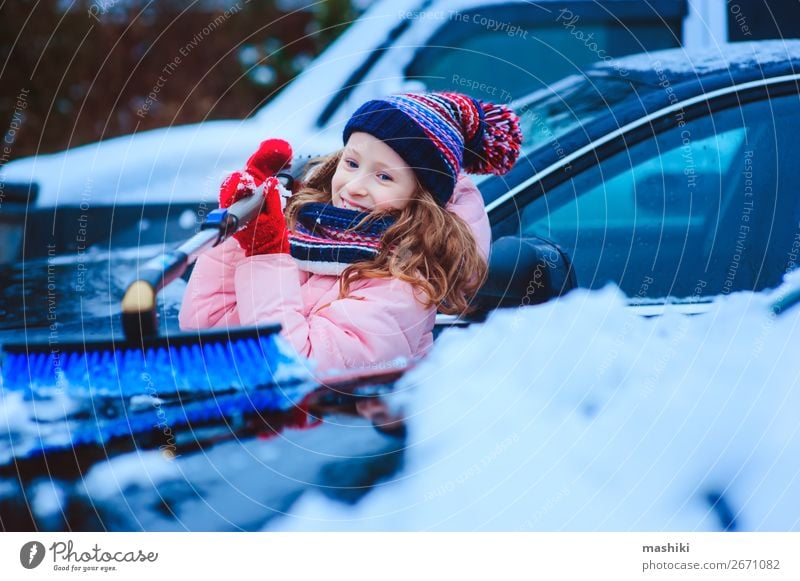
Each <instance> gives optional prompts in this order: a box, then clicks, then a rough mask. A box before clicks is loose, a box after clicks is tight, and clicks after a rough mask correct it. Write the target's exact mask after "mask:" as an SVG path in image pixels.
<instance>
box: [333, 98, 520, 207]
mask: <svg viewBox="0 0 800 581" xmlns="http://www.w3.org/2000/svg"><path fill="white" fill-rule="evenodd" d="M357 131H362V132H364V133H369V134H370V135H372V136H374V137H377V138H378V139H380V140H381V141H383V142H384V143H386V145H388V146H389V147H391V148H392V149H393V150H394V151H395V152H397V154H398V155H399V156H400V157H402V158H403V160H405V162H406V163H407V164H408V165H409V166H410V167H411V168H412V169H413V170H414V172H415V173H416V175H417V178H418V179H419V181H420V183H421V184H422V185H423V186H424V187H425V188H426V189H427V190H429V191H430V192H431V193H432V194H433V195H434V197H435V198H436V201H437V202H438V203H439V204H440V205H442V206H444V205H445V204H447V201H448V200H449V199H450V196H451V195H452V193H453V190H454V189H455V184H456V180H457V179H458V175H459V173H460V172H461V170H462V168H463V170H464V171H466V172H467V173H483V174H486V173H492V174H497V175H503V174H505V173H507V172H508V171H509V170H510V169H511V168H512V167H513V165H514V162H516V161H517V157H519V152H520V145H521V144H522V133H521V132H520V129H519V117H517V115H516V114H515V113H514V112H513V111H511V109H509V108H508V107H506V106H504V105H495V104H492V103H483V102H481V101H478V100H477V99H473V98H472V97H469V96H467V95H462V94H460V93H422V94H413V93H406V94H403V95H392V96H390V97H387V98H385V99H377V100H374V101H367V102H366V103H364V104H363V105H362V106H361V107H359V108H358V109H357V110H356V112H355V113H353V116H352V117H350V120H349V121H348V122H347V125H345V128H344V135H343V138H344V142H345V143H347V140H348V139H349V138H350V135H351V134H352V133H355V132H357Z"/></svg>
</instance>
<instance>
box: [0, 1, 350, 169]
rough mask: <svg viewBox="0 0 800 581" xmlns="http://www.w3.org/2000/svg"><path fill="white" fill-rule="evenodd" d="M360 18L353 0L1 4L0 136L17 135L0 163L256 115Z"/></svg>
mask: <svg viewBox="0 0 800 581" xmlns="http://www.w3.org/2000/svg"><path fill="white" fill-rule="evenodd" d="M358 13H359V10H358V9H357V8H354V7H353V5H352V4H351V2H350V0H331V1H329V2H321V3H316V4H313V3H311V2H305V3H304V2H298V1H292V0H267V1H256V0H251V1H247V2H246V1H245V0H238V1H233V0H194V1H193V2H190V3H187V2H184V1H178V0H159V1H158V2H155V1H152V0H149V1H148V0H93V1H90V0H39V1H33V0H18V1H16V2H13V3H11V2H5V3H2V4H0V120H2V121H0V123H2V125H0V132H2V134H3V135H7V134H8V131H7V128H9V127H11V126H12V123H13V126H14V136H13V137H14V139H13V146H12V147H10V153H9V154H7V155H5V156H4V157H3V159H2V162H6V161H8V160H10V159H13V158H16V157H21V156H25V155H31V154H34V153H47V152H53V151H59V150H63V149H66V148H67V147H75V146H78V145H81V144H84V143H89V142H92V141H97V140H100V139H107V138H109V137H114V136H118V135H124V134H127V133H131V132H134V131H143V130H147V129H154V128H157V127H164V126H169V125H179V124H185V123H195V122H199V121H203V120H206V119H224V118H243V117H246V116H248V115H250V114H252V113H253V112H254V111H255V110H256V109H258V108H259V107H261V106H262V105H263V104H264V103H265V102H267V101H268V100H269V99H270V98H271V97H272V96H274V95H275V93H276V92H277V91H278V90H280V89H281V88H282V87H283V86H284V85H285V84H286V83H287V82H288V81H290V80H291V79H292V78H293V77H294V76H295V75H296V74H298V73H299V72H300V71H302V70H303V69H304V67H305V66H306V65H307V64H308V62H309V61H310V60H311V59H313V58H314V57H315V56H317V55H318V54H319V53H320V52H321V51H322V50H324V49H325V47H327V46H328V44H329V43H330V42H331V41H333V40H334V39H335V38H336V37H337V36H338V35H339V34H340V33H341V32H342V31H343V30H344V29H345V28H346V26H347V24H348V23H349V22H351V21H352V20H353V19H354V18H355V17H357V15H358ZM20 97H22V100H23V101H24V109H23V108H21V107H20V105H19V101H20Z"/></svg>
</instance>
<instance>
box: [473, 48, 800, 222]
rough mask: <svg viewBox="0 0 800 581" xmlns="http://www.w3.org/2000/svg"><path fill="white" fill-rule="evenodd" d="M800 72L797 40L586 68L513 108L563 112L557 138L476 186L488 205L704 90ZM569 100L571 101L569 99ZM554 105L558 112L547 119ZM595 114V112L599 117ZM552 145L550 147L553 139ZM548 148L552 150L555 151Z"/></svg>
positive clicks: (656, 54)
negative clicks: (540, 106)
mask: <svg viewBox="0 0 800 581" xmlns="http://www.w3.org/2000/svg"><path fill="white" fill-rule="evenodd" d="M798 73H800V40H775V41H752V42H741V43H734V44H726V45H723V46H718V47H714V48H710V49H694V50H687V49H684V48H677V49H667V50H662V51H653V52H648V53H640V54H636V55H631V56H628V57H622V58H619V59H609V60H607V61H604V62H601V63H598V64H595V65H592V66H591V67H589V68H587V69H585V70H584V71H583V73H582V74H581V75H572V76H570V77H567V78H566V79H564V80H563V81H560V82H558V83H555V84H553V85H552V86H551V87H550V88H548V89H545V90H543V91H537V92H536V93H532V94H531V95H528V96H527V97H526V98H523V99H520V100H518V101H516V102H515V103H514V104H513V105H514V107H515V108H516V109H517V111H518V112H520V114H521V116H522V117H523V118H524V117H525V115H526V112H530V111H532V110H536V107H537V106H538V104H539V103H541V102H544V101H547V100H549V101H550V102H551V105H552V107H551V109H550V110H549V111H548V112H547V113H546V116H548V117H550V118H552V117H554V116H556V115H558V114H559V113H562V114H564V116H565V117H567V118H569V120H570V121H571V122H572V123H571V125H569V124H567V127H568V130H565V131H564V132H563V133H562V134H560V135H558V134H556V135H552V139H549V140H548V141H546V142H543V143H541V144H537V145H536V146H535V147H534V148H533V149H530V150H529V151H528V152H527V153H526V154H523V156H522V157H521V159H520V161H519V162H518V163H517V165H516V167H515V168H514V169H513V170H512V172H511V173H509V174H508V175H507V176H505V177H502V178H491V179H488V180H486V181H485V182H483V183H482V184H481V191H482V192H483V194H484V198H485V200H486V202H487V204H489V209H492V202H494V201H495V200H496V199H498V198H499V197H500V196H503V195H504V193H505V192H507V191H508V189H509V187H510V186H514V185H516V184H518V183H521V182H522V181H523V180H526V179H527V178H529V177H530V176H532V175H534V174H536V173H538V172H540V171H542V170H544V169H545V168H547V167H549V166H551V165H553V164H554V163H556V162H558V161H560V160H563V159H564V158H565V157H566V156H568V155H570V154H571V153H572V152H574V151H576V150H578V149H579V148H581V147H583V146H585V145H587V144H588V143H591V142H593V141H595V140H597V139H599V138H601V137H602V136H604V135H607V134H609V133H611V132H613V131H615V130H617V129H619V128H621V127H624V126H625V125H627V124H628V123H631V122H633V121H636V120H637V119H640V118H642V117H644V116H646V115H648V114H651V113H654V112H656V111H659V110H661V109H664V108H665V107H668V106H669V105H672V104H675V103H679V102H681V101H684V100H686V99H690V98H692V97H696V96H698V95H702V94H705V93H710V92H711V91H716V90H719V89H724V88H726V87H731V86H735V85H739V84H742V83H747V82H751V81H758V80H761V79H769V78H777V77H781V76H784V75H791V74H798ZM569 92H572V93H573V94H580V96H579V98H580V99H583V101H584V102H585V107H584V110H580V108H578V107H575V102H570V101H569V99H570V97H564V99H563V102H562V99H561V95H560V93H561V94H563V95H567V94H568V93H569ZM573 99H574V97H573ZM558 107H561V108H562V109H563V110H562V111H559V112H556V113H554V111H555V110H556V109H557V108H558ZM601 113H602V114H601ZM556 140H557V141H556ZM554 145H557V147H555V146H554Z"/></svg>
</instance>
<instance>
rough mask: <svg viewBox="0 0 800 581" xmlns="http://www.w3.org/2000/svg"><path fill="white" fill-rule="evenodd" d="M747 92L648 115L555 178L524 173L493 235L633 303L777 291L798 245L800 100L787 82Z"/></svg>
mask: <svg viewBox="0 0 800 581" xmlns="http://www.w3.org/2000/svg"><path fill="white" fill-rule="evenodd" d="M753 85H754V83H748V86H747V87H746V88H745V87H742V88H737V87H732V88H729V89H727V90H725V91H721V92H720V91H718V93H719V94H718V95H717V96H716V97H715V98H713V99H711V100H706V98H705V97H703V96H701V97H697V98H695V99H690V100H687V101H686V102H684V103H678V104H676V105H675V106H672V107H669V108H667V109H665V110H663V111H662V112H660V113H656V114H654V115H651V116H650V117H649V118H647V119H643V120H641V122H640V123H639V124H638V125H637V126H636V127H634V128H633V129H629V130H627V131H625V132H622V131H621V132H620V134H619V135H617V136H616V137H614V138H613V139H611V140H606V142H605V143H603V145H599V146H596V147H591V146H590V147H588V148H586V149H587V152H586V153H585V154H583V155H582V156H580V157H578V158H577V159H574V160H571V167H570V166H569V164H570V161H569V160H565V161H562V162H559V164H561V165H564V166H565V167H567V168H568V169H567V170H566V171H562V172H555V175H559V176H560V178H559V179H560V181H557V182H553V181H551V182H550V183H548V184H547V185H546V186H543V184H542V183H541V182H540V181H539V180H537V179H536V176H534V178H532V180H530V183H529V184H528V185H527V186H526V187H525V188H523V189H522V190H521V191H520V193H519V194H518V195H517V196H515V197H514V199H511V200H509V201H508V202H507V203H506V204H505V206H506V208H505V209H504V210H505V214H508V216H507V217H506V218H504V220H503V221H504V222H505V223H504V224H501V225H500V229H501V230H504V231H509V223H512V224H513V229H516V232H517V233H518V235H520V236H540V237H543V238H547V239H549V240H552V241H554V242H555V243H557V244H558V245H559V246H560V247H561V248H562V249H563V250H564V251H565V252H566V254H567V255H569V257H570V258H571V260H572V264H573V267H574V269H575V273H576V278H577V284H578V286H580V287H584V288H591V289H595V288H600V287H603V286H604V285H606V284H608V283H614V284H617V285H619V286H620V288H621V289H622V290H623V291H624V292H625V293H626V294H627V295H628V296H629V297H631V298H633V299H636V300H639V301H641V302H647V301H648V300H649V299H661V298H663V297H668V296H669V297H678V298H683V299H688V300H690V301H691V300H700V299H702V297H708V296H713V295H718V294H727V293H730V292H734V291H740V290H753V291H757V290H761V289H764V288H769V287H774V286H777V285H778V284H779V283H780V281H781V278H782V276H783V274H784V273H785V272H786V271H787V270H790V269H792V268H794V267H795V264H796V261H797V259H798V249H799V248H800V197H799V196H797V191H798V188H800V164H798V163H797V161H796V159H797V148H798V144H797V140H796V136H797V135H798V134H800V133H798V132H799V131H800V98H799V97H798V92H797V91H798V87H797V81H796V79H792V80H790V81H786V80H784V81H783V82H779V81H770V80H768V79H767V80H764V81H762V82H759V83H755V85H756V86H753ZM634 125H636V124H634ZM601 141H602V140H601ZM559 164H556V165H559ZM551 169H552V168H551ZM551 175H552V174H551ZM542 194H543V195H542ZM510 205H513V206H514V208H515V209H514V211H513V212H509V211H508V210H509V208H508V206H510ZM499 210H501V212H500V213H502V211H503V208H499Z"/></svg>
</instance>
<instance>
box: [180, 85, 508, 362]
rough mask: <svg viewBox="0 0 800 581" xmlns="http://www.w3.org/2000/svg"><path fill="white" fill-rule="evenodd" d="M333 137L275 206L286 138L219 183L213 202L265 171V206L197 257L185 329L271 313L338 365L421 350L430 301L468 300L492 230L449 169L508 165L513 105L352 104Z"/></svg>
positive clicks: (448, 309)
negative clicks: (334, 145)
mask: <svg viewBox="0 0 800 581" xmlns="http://www.w3.org/2000/svg"><path fill="white" fill-rule="evenodd" d="M343 137H344V149H343V150H341V151H339V152H337V153H335V154H333V155H331V156H329V157H328V158H327V159H325V160H323V161H322V162H321V163H319V164H317V165H316V166H315V167H313V168H312V169H311V171H310V172H309V173H307V174H306V177H305V180H304V181H303V182H302V183H301V185H300V187H299V191H297V192H295V193H294V195H293V196H292V197H291V198H290V199H289V201H288V203H287V204H286V206H285V212H284V209H283V208H282V203H281V195H280V187H279V184H278V182H277V180H276V178H274V177H270V176H273V175H274V174H275V173H276V172H277V171H278V170H279V169H280V168H281V166H283V165H284V164H285V163H287V162H288V160H289V159H290V158H291V150H290V149H289V147H288V144H286V142H283V141H280V140H275V139H273V140H267V141H265V142H263V143H262V144H261V147H260V148H259V151H257V152H256V153H255V154H254V155H253V156H252V157H251V158H250V160H249V161H248V164H247V168H246V169H245V170H244V171H242V172H235V173H233V174H231V175H230V176H229V177H228V178H227V179H226V180H225V181H224V182H223V184H222V188H221V192H220V205H221V206H222V207H227V206H229V205H230V204H231V203H233V202H234V201H235V200H236V199H239V198H240V197H242V196H244V195H249V194H250V193H251V192H252V191H253V190H254V189H255V187H257V186H258V185H260V184H261V183H262V182H266V187H265V188H264V192H265V194H264V195H265V196H266V202H265V204H264V210H263V211H262V213H261V214H260V215H259V216H258V218H257V219H256V220H254V221H253V222H251V223H250V224H249V225H248V226H247V227H245V228H244V229H242V230H240V231H239V232H237V233H236V234H235V235H234V238H231V239H229V240H228V241H227V242H225V243H223V244H221V245H220V246H218V247H217V248H215V249H213V250H211V251H210V252H207V253H206V254H204V255H203V256H201V257H200V258H199V259H198V261H197V264H196V266H195V269H194V272H193V273H192V276H191V279H190V280H189V284H188V287H187V289H186V294H185V298H184V302H183V305H182V307H181V311H180V325H181V327H182V328H184V329H194V328H204V327H213V326H228V325H256V324H263V323H270V322H279V323H280V324H281V325H282V329H283V331H282V334H283V335H284V336H285V338H286V339H288V341H289V342H290V343H291V344H292V345H293V346H294V347H295V349H296V350H297V351H298V352H299V353H300V354H301V355H303V356H305V357H309V358H311V359H313V360H316V362H317V364H318V368H320V369H332V368H339V369H343V368H356V367H376V366H381V365H385V364H387V363H388V362H390V361H391V360H393V359H395V358H397V357H415V356H421V355H423V354H424V353H425V352H426V351H427V350H428V349H429V348H430V346H431V344H432V342H433V335H432V330H433V324H434V319H435V315H436V312H437V309H438V310H439V311H440V312H443V313H448V314H461V313H465V312H468V310H469V299H470V297H471V296H472V295H474V293H475V292H476V291H477V290H478V288H479V287H480V285H481V283H482V282H483V280H484V278H485V275H486V258H487V255H488V250H489V242H490V231H489V221H488V218H487V215H486V211H485V209H484V204H483V199H482V198H481V196H480V193H479V192H478V190H477V189H476V188H475V186H474V185H473V184H472V182H471V181H470V180H469V179H468V178H466V177H459V174H460V171H461V169H462V167H463V169H464V170H466V171H470V172H473V173H496V174H503V173H506V172H507V171H508V170H510V169H511V167H512V166H513V164H514V162H515V161H516V159H517V156H518V155H519V148H520V144H521V141H522V136H521V134H520V131H519V120H518V118H517V117H516V115H514V113H512V112H511V111H510V110H509V109H508V108H506V107H504V106H498V105H492V104H489V103H481V102H480V101H476V100H474V99H472V98H471V97H468V96H466V95H461V94H458V93H428V94H405V95H396V96H391V97H388V98H386V99H382V100H375V101H369V102H367V103H365V104H364V105H362V106H361V107H360V108H359V109H358V110H357V111H356V112H355V113H354V114H353V116H352V117H351V118H350V120H349V121H348V122H347V125H346V126H345V128H344V136H343Z"/></svg>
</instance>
